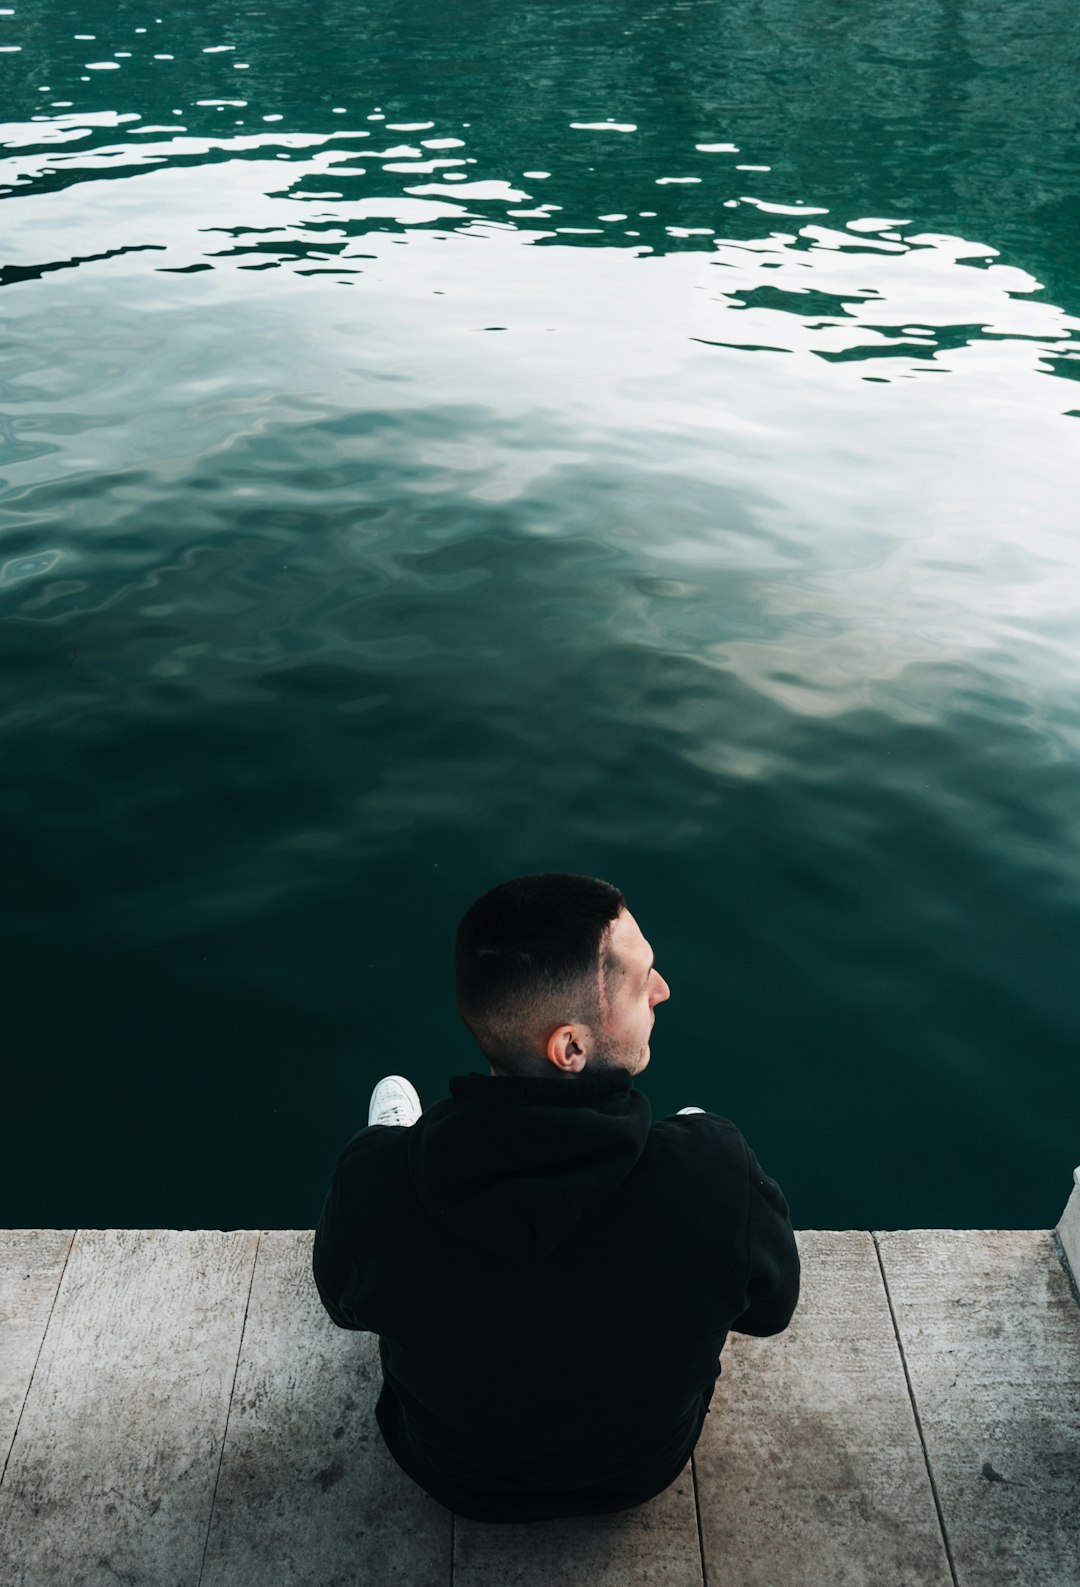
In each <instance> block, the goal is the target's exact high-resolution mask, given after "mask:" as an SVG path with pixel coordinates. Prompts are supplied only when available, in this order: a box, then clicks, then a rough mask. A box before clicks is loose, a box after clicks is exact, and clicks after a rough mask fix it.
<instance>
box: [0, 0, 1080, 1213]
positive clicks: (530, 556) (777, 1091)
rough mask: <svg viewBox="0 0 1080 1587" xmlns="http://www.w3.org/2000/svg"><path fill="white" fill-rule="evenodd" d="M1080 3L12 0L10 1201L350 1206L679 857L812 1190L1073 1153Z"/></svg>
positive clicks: (691, 971)
mask: <svg viewBox="0 0 1080 1587" xmlns="http://www.w3.org/2000/svg"><path fill="white" fill-rule="evenodd" d="M1078 70H1080V19H1078V13H1077V12H1076V10H1075V8H1074V7H1073V6H1071V5H1065V4H1063V3H1059V4H1051V5H1050V6H1043V5H1040V6H1035V5H1033V4H1031V3H1028V0H1018V3H1014V4H1012V5H1010V6H1008V7H1004V6H1001V7H987V6H985V5H982V4H980V5H975V4H967V5H965V4H954V3H945V0H942V3H939V4H916V3H914V0H904V3H901V4H899V5H891V6H889V7H873V6H872V7H869V8H859V9H857V10H856V9H854V8H852V7H850V6H849V5H847V4H839V3H833V0H816V3H814V4H811V5H809V6H807V5H799V6H796V5H795V4H793V3H792V0H775V3H772V4H734V5H732V4H721V3H718V0H697V3H687V4H681V5H680V4H676V5H665V6H663V7H659V6H657V7H654V8H651V9H650V8H643V7H639V6H637V5H630V4H625V3H623V4H616V3H613V0H606V3H602V4H600V3H597V4H585V5H581V4H577V5H573V6H570V5H564V4H562V3H550V4H545V5H543V6H539V5H534V6H526V7H524V8H522V7H515V8H513V9H512V10H508V9H507V8H506V7H504V6H501V5H494V4H486V3H476V0H474V3H470V5H469V6H468V7H465V8H462V9H460V10H459V11H453V10H447V8H444V7H435V6H432V5H431V4H429V3H426V0H424V3H421V0H413V3H411V4H400V3H397V4H395V5H393V6H390V5H385V6H382V7H371V6H363V5H360V6H357V5H349V6H346V5H344V4H341V3H338V0H331V3H329V4H324V5H322V6H321V7H319V8H318V10H317V11H316V12H312V11H311V10H310V9H305V8H300V7H295V8H288V7H286V6H284V5H278V4H264V5H262V6H248V7H245V8H244V9H242V10H236V9H235V8H233V7H230V6H225V5H223V4H220V3H218V0H211V3H204V4H199V5H198V6H193V5H178V6H174V7H171V8H170V9H169V11H168V13H167V14H165V13H162V15H161V16H160V17H158V16H157V14H156V13H154V12H153V10H148V9H146V8H144V7H143V6H142V5H137V4H132V3H120V4H110V5H108V6H106V5H104V4H91V3H79V4H71V5H66V6H65V5H45V4H41V3H38V4H15V5H13V6H11V7H9V8H6V9H5V10H3V11H0V115H2V117H3V121H4V125H3V126H2V127H0V142H2V145H3V158H2V160H0V202H2V207H0V284H2V285H3V287H4V289H5V290H4V292H3V295H2V297H0V304H2V306H3V310H4V313H3V338H2V346H3V359H2V363H0V441H2V444H3V450H2V453H0V480H2V484H0V663H2V671H0V676H2V678H3V683H2V685H0V690H2V692H0V748H2V752H3V755H4V765H5V768H6V775H5V777H4V779H3V784H2V788H0V819H2V828H0V830H2V831H3V834H4V838H5V853H6V863H5V866H4V870H5V876H6V880H7V887H6V889H5V893H6V900H7V903H6V908H5V910H4V913H3V923H2V930H3V943H2V949H3V957H2V962H3V965H4V969H5V978H4V979H5V1011H6V1014H7V1021H6V1027H7V1028H6V1042H5V1048H6V1051H7V1052H8V1053H9V1054H10V1063H9V1075H10V1078H9V1082H8V1086H9V1093H8V1098H6V1100H8V1101H9V1107H8V1110H7V1118H8V1136H9V1139H8V1150H7V1152H6V1153H5V1160H6V1167H7V1172H6V1175H5V1188H4V1198H3V1199H4V1216H3V1221H4V1222H6V1223H7V1224H11V1225H21V1224H32V1225H50V1224H57V1225H62V1226H65V1225H73V1224H82V1225H95V1224H106V1225H110V1224H117V1225H182V1226H201V1225H210V1226H213V1225H218V1226H221V1225H225V1226H233V1225H252V1226H274V1225H284V1226H301V1227H306V1226H310V1225H311V1224H312V1223H313V1222H314V1220H315V1217H316V1216H317V1213H318V1208H319V1203H320V1198H321V1194H322V1189H323V1185H324V1182H325V1178H326V1175H327V1173H328V1170H329V1166H330V1164H331V1163H332V1160H333V1156H334V1154H335V1152H336V1150H337V1148H338V1147H339V1146H340V1144H341V1143H342V1142H343V1141H344V1139H345V1138H346V1137H347V1136H348V1135H350V1134H351V1133H352V1132H353V1131H354V1130H355V1129H357V1128H359V1127H360V1125H362V1124H363V1122H364V1121H365V1119H366V1109H367V1099H368V1095H369V1093H370V1090H371V1087H372V1085H373V1084H374V1082H375V1081H376V1080H377V1079H378V1078H379V1077H380V1076H381V1075H383V1074H385V1073H389V1072H404V1073H406V1074H408V1075H410V1076H411V1077H412V1078H413V1079H414V1081H415V1082H416V1084H417V1085H418V1086H419V1088H420V1091H421V1095H422V1097H423V1098H424V1100H425V1101H433V1100H435V1099H436V1098H437V1097H439V1096H441V1095H442V1094H444V1091H445V1086H446V1079H447V1077H448V1075H450V1074H451V1073H455V1072H459V1071H461V1070H463V1069H467V1068H471V1067H477V1068H482V1067H483V1063H482V1060H481V1059H480V1057H479V1055H478V1054H476V1053H475V1051H474V1050H473V1049H472V1047H471V1045H470V1043H469V1040H468V1038H467V1036H466V1035H465V1033H464V1032H463V1031H462V1030H461V1029H460V1028H459V1026H458V1024H457V1021H456V1015H455V1013H454V1009H453V998H452V986H451V981H450V943H451V938H452V933H453V928H454V925H455V923H456V920H457V918H458V916H459V915H460V913H461V912H462V910H463V909H464V908H465V906H466V905H467V904H468V903H469V902H470V900H471V899H472V898H473V897H474V896H475V895H476V894H477V893H479V892H480V891H482V890H483V889H484V888H486V887H488V886H490V885H492V884H493V883H494V882H496V881H498V880H501V879H502V878H504V877H506V876H508V875H512V874H515V873H519V872H522V871H528V870H535V869H547V868H558V869H573V870H585V871H589V872H592V873H594V874H598V875H601V876H606V877H608V878H609V879H611V880H613V881H615V882H617V883H618V884H619V885H620V886H622V887H623V888H624V890H625V891H626V893H627V896H628V898H629V901H630V905H631V908H632V909H633V910H634V912H635V914H636V916H637V918H638V919H639V921H640V922H641V924H642V926H643V928H644V930H645V932H646V935H647V936H648V937H649V939H650V941H651V942H652V943H653V946H654V948H655V949H656V953H657V963H658V965H659V967H660V968H661V969H662V971H663V973H664V975H665V976H666V977H667V979H668V980H669V982H670V983H671V986H672V991H673V995H672V999H671V1002H670V1003H669V1004H666V1005H665V1006H664V1008H662V1009H661V1010H659V1013H658V1020H657V1027H656V1035H655V1039H654V1043H653V1061H652V1064H651V1067H650V1069H649V1071H648V1073H647V1075H646V1076H645V1077H644V1078H643V1081H642V1084H643V1088H644V1089H645V1090H646V1091H647V1092H648V1094H649V1096H650V1097H651V1099H652V1102H653V1105H654V1109H655V1111H656V1112H657V1113H663V1112H667V1111H671V1110H673V1109H674V1108H677V1107H679V1106H682V1105H683V1104H685V1103H687V1102H694V1103H697V1104H699V1105H702V1106H705V1107H708V1108H711V1109H714V1110H716V1111H719V1112H722V1113H725V1114H727V1115H729V1116H730V1117H733V1118H735V1119H736V1120H737V1121H738V1122H739V1123H740V1124H741V1126H742V1127H743V1129H744V1130H745V1132H746V1133H747V1135H748V1136H749V1138H750V1139H751V1141H752V1142H753V1144H754V1145H755V1147H756V1149H757V1150H758V1153H759V1155H760V1157H761V1158H762V1161H763V1162H764V1163H765V1166H766V1167H767V1168H768V1169H769V1170H770V1171H771V1172H772V1173H774V1174H775V1175H776V1176H777V1177H778V1178H779V1179H780V1180H781V1182H782V1184H783V1185H784V1188H785V1190H786V1191H787V1193H788V1195H789V1199H790V1201H791V1205H792V1211H793V1216H794V1219H795V1222H796V1224H798V1225H800V1226H803V1227H807V1226H814V1225H817V1226H826V1227H829V1226H833V1227H836V1226H849V1225H854V1226H868V1225H869V1226H875V1227H889V1226H905V1225H915V1226H918V1225H959V1226H963V1225H977V1226H994V1225H1002V1226H1046V1225H1048V1224H1050V1223H1052V1222H1053V1221H1054V1220H1055V1219H1056V1217H1057V1215H1058V1213H1059V1212H1060V1210H1061V1206H1062V1205H1063V1203H1064V1199H1065V1196H1066V1194H1067V1192H1068V1188H1069V1173H1070V1170H1071V1168H1072V1166H1073V1164H1074V1162H1075V1161H1077V1160H1078V1159H1080V1146H1078V1141H1080V1080H1078V1078H1077V1059H1078V1043H1077V1037H1078V1023H1080V1022H1078V1016H1077V1011H1076V996H1075V986H1076V981H1077V971H1076V960H1077V952H1076V944H1077V928H1078V917H1080V859H1078V854H1080V843H1078V840H1080V831H1078V827H1080V798H1078V777H1077V772H1078V763H1080V707H1078V705H1077V700H1078V685H1080V627H1078V617H1080V582H1078V574H1080V545H1078V537H1077V507H1076V503H1077V480H1078V467H1077V465H1078V462H1080V426H1078V424H1077V419H1078V417H1080V395H1078V390H1077V386H1076V378H1077V374H1078V371H1080V335H1078V331H1080V320H1078V318H1077V311H1078V305H1080V265H1078V263H1077V260H1078V258H1080V209H1078V192H1080V163H1078V144H1080V131H1078V123H1077V116H1076V107H1075V82H1076V79H1077V71H1078Z"/></svg>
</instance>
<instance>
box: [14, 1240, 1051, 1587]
mask: <svg viewBox="0 0 1080 1587" xmlns="http://www.w3.org/2000/svg"><path fill="white" fill-rule="evenodd" d="M798 1238H799V1245H800V1249H801V1251H802V1254H803V1263H804V1270H803V1277H804V1287H803V1299H802V1301H801V1303H800V1307H799V1311H798V1312H797V1313H796V1317H795V1320H794V1322H793V1324H792V1327H791V1329H790V1330H789V1331H788V1332H787V1333H786V1334H783V1335H780V1336H779V1337H778V1338H776V1339H770V1340H753V1339H744V1338H741V1337H739V1336H737V1335H733V1336H732V1338H731V1341H730V1345H729V1347H728V1349H727V1350H726V1351H725V1353H724V1374H723V1376H722V1378H721V1380H720V1384H719V1385H718V1388H717V1392H716V1395H715V1397H714V1400H713V1406H712V1411H711V1414H710V1415H709V1416H708V1417H707V1418H706V1423H705V1430H704V1433H703V1436H702V1439H701V1441H700V1442H699V1445H698V1449H697V1453H696V1456H695V1462H694V1466H693V1468H692V1470H688V1471H686V1472H684V1473H683V1475H682V1477H681V1478H680V1479H679V1480H678V1481H677V1482H676V1483H675V1484H674V1485H673V1486H672V1487H671V1488H670V1489H669V1490H668V1491H667V1492H666V1493H665V1494H662V1495H660V1496H659V1497H658V1498H657V1499H655V1500H653V1501H652V1502H651V1503H650V1504H648V1505H643V1506H641V1507H640V1508H639V1509H638V1510H636V1511H629V1512H626V1513H625V1514H623V1515H617V1516H609V1517H592V1518H586V1519H583V1520H580V1521H574V1522H537V1523H533V1524H531V1525H529V1526H521V1527H517V1526H497V1527H487V1526H483V1525H481V1524H477V1523H473V1522H467V1521H464V1520H461V1519H459V1520H457V1521H456V1522H454V1521H452V1520H451V1517H450V1515H449V1512H447V1511H446V1510H444V1509H443V1508H442V1507H441V1506H440V1505H437V1504H436V1503H435V1502H434V1501H433V1500H430V1499H429V1498H428V1497H427V1496H426V1495H425V1494H423V1493H421V1492H420V1490H419V1489H417V1488H416V1487H415V1486H414V1485H413V1484H412V1483H411V1482H410V1481H409V1480H408V1478H406V1477H405V1476H404V1475H403V1474H402V1473H401V1472H399V1471H398V1468H397V1467H396V1465H395V1464H394V1462H393V1461H392V1459H391V1457H390V1456H389V1455H388V1453H387V1452H386V1450H385V1449H384V1447H383V1445H382V1442H381V1439H380V1437H379V1435H378V1433H377V1430H376V1428H375V1425H374V1419H373V1414H372V1413H373V1409H374V1400H375V1394H376V1390H377V1387H378V1364H377V1353H376V1341H375V1339H374V1338H373V1337H371V1336H369V1335H364V1334H350V1333H345V1332H342V1331H341V1330H339V1329H336V1328H334V1326H333V1324H332V1323H330V1321H329V1319H328V1318H327V1317H326V1316H325V1314H324V1313H323V1311H322V1309H321V1307H320V1305H319V1301H318V1297H317V1295H316V1293H315V1289H314V1285H313V1282H312V1280H311V1275H310V1266H309V1263H310V1250H311V1240H312V1235H311V1233H310V1231H299V1232H287V1231H285V1232H281V1231H278V1232H273V1233H268V1234H265V1235H263V1236H262V1237H261V1240H260V1239H259V1237H258V1236H256V1235H255V1234H254V1233H253V1232H250V1231H239V1232H235V1233H230V1234H221V1233H217V1232H194V1233H177V1232H175V1231H146V1230H130V1231H116V1230H112V1231H97V1232H81V1233H79V1234H78V1235H77V1236H76V1237H75V1240H74V1242H73V1244H72V1245H71V1251H70V1255H69V1257H68V1261H67V1267H66V1269H63V1277H62V1278H60V1273H61V1269H62V1267H63V1259H64V1251H65V1249H66V1247H67V1244H68V1241H69V1235H68V1234H66V1233H64V1232H59V1233H58V1232H56V1231H51V1230H42V1231H31V1232H29V1233H24V1234H15V1235H10V1236H7V1237H2V1236H0V1311H2V1313H3V1314H4V1315H5V1319H6V1326H5V1328H4V1330H3V1332H2V1333H0V1341H2V1343H0V1369H2V1371H0V1385H2V1387H0V1396H2V1397H0V1406H2V1407H3V1408H4V1414H5V1415H6V1416H7V1417H8V1419H9V1421H12V1416H13V1415H14V1418H18V1416H19V1406H20V1405H21V1406H22V1411H21V1420H20V1421H19V1425H18V1431H17V1433H16V1435H15V1437H14V1441H13V1443H12V1445H11V1454H10V1458H9V1461H8V1465H7V1469H6V1472H5V1474H4V1476H3V1479H2V1481H0V1587H91V1584H92V1587H99V1584H100V1587H112V1584H114V1583H116V1582H129V1583H131V1584H133V1587H159V1584H160V1587H249V1584H250V1587H254V1584H255V1583H258V1584H259V1587H264V1584H265V1587H274V1584H275V1583H281V1584H282V1587H284V1584H285V1583H288V1584H290V1587H292V1584H294V1583H295V1584H297V1587H299V1584H303V1583H311V1584H313V1587H314V1584H318V1587H334V1584H339V1583H340V1584H342V1587H344V1584H345V1583H346V1582H348V1583H357V1582H358V1583H363V1584H365V1587H398V1584H404V1583H406V1582H407V1583H408V1584H409V1587H412V1584H414V1583H415V1584H417V1587H429V1584H430V1587H453V1584H457V1587H533V1584H536V1587H541V1584H543V1587H561V1584H562V1583H564V1582H568V1583H569V1582H573V1583H577V1582H583V1581H588V1583H589V1587H616V1584H618V1587H623V1584H641V1587H644V1584H649V1587H703V1581H705V1580H707V1581H708V1582H709V1583H710V1587H796V1584H797V1587H871V1584H872V1587H950V1583H951V1582H952V1581H953V1580H955V1582H956V1584H957V1587H1080V1307H1078V1306H1077V1304H1076V1301H1075V1298H1074V1296H1073V1293H1072V1290H1071V1288H1070V1285H1069V1282H1068V1279H1067V1277H1066V1275H1065V1272H1064V1270H1063V1269H1062V1266H1061V1263H1060V1261H1059V1259H1058V1257H1057V1255H1056V1251H1055V1248H1054V1246H1053V1244H1052V1243H1051V1238H1050V1235H1049V1233H1041V1232H1040V1233H1022V1234H995V1233H956V1232H953V1231H922V1232H916V1233H900V1234H884V1235H881V1236H880V1237H879V1240H878V1245H879V1249H880V1257H881V1263H882V1265H883V1267H884V1271H885V1275H886V1278H887V1281H888V1287H889V1290H890V1292H891V1297H892V1306H893V1308H894V1310H895V1316H896V1321H897V1325H898V1328H899V1334H900V1339H901V1341H902V1343H903V1346H904V1352H905V1356H906V1366H907V1371H908V1374H909V1375H910V1382H911V1386H912V1387H913V1389H914V1397H915V1406H914V1408H913V1404H912V1400H911V1398H910V1396H909V1390H908V1379H907V1377H906V1376H905V1370H904V1359H902V1357H901V1352H900V1348H899V1346H898V1344H897V1340H896V1332H895V1330H894V1326H893V1313H892V1311H891V1310H890V1306H889V1301H888V1298H887V1296H886V1289H885V1286H884V1285H883V1284H882V1281H881V1267H879V1265H878V1255H877V1254H876V1253H875V1248H874V1241H873V1239H872V1237H871V1236H869V1235H866V1234H861V1233H859V1234H852V1233H843V1234H827V1233H804V1234H800V1235H799V1237H798ZM256 1247H258V1260H257V1261H256ZM27 1274H29V1275H31V1276H30V1278H27V1277H26V1276H25V1275H27ZM58 1281H59V1288H57V1283H58ZM249 1288H250V1304H249ZM54 1294H55V1305H53V1299H52V1297H53V1295H54ZM50 1307H52V1314H51V1317H50V1316H49V1308H50ZM245 1312H246V1321H245ZM43 1331H44V1338H43V1339H42V1333H43ZM39 1345H40V1354H39V1353H38V1351H39ZM35 1357H36V1365H35V1359H34V1358H35ZM234 1378H235V1387H234ZM28 1383H29V1388H27V1384H28ZM629 1391H631V1390H630V1389H628V1392H629ZM230 1398H231V1410H230V1409H229V1406H230ZM24 1401H25V1403H23V1402H24ZM13 1408H14V1409H13ZM915 1408H917V1411H918V1416H919V1418H920V1420H921V1427H922V1435H923V1438H925V1444H926V1448H927V1449H928V1451H929V1457H930V1468H931V1470H932V1472H933V1475H934V1478H935V1481H936V1484H937V1495H938V1498H939V1500H940V1504H941V1513H942V1516H943V1519H944V1525H945V1533H946V1535H947V1537H948V1539H949V1542H950V1545H951V1549H952V1554H953V1563H954V1566H955V1577H954V1576H953V1575H952V1574H951V1573H950V1570H949V1565H948V1562H947V1561H946V1558H945V1549H944V1544H943V1541H942V1534H941V1527H940V1522H939V1517H938V1512H937V1510H936V1508H935V1505H934V1500H933V1495H932V1493H931V1487H930V1480H929V1477H928V1473H927V1464H926V1458H925V1455H924V1451H923V1442H922V1441H921V1438H920V1433H919V1429H918V1427H917V1425H916V1409H915ZM12 1425H14V1424H13V1422H12ZM226 1428H227V1431H226ZM0 1430H2V1427H0ZM9 1436H10V1435H9ZM692 1474H696V1486H697V1496H698V1499H699V1503H700V1512H701V1520H702V1534H703V1539H704V1547H705V1568H706V1571H707V1575H705V1576H703V1570H702V1561H701V1552H700V1547H699V1538H698V1526H697V1516H696V1511H695V1504H694V1496H695V1494H694V1484H693V1482H692V1480H691V1478H692Z"/></svg>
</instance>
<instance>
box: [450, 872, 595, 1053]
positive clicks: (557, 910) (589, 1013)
mask: <svg viewBox="0 0 1080 1587" xmlns="http://www.w3.org/2000/svg"><path fill="white" fill-rule="evenodd" d="M625 907H626V900H625V899H624V897H623V895H622V893H621V892H620V891H619V889H618V888H617V887H613V886H612V885H611V883H610V882H602V881H600V880H599V879H598V878H597V877H595V876H575V875H572V874H570V873H569V872H565V871H545V872H542V873H540V874H539V875H536V876H519V877H517V878H516V880H514V881H510V882H502V883H501V884H500V885H499V886H498V887H493V888H492V889H491V891H490V892H488V893H484V894H483V896H482V897H481V898H478V899H477V900H476V902H475V903H474V904H472V905H471V906H470V907H469V908H468V909H467V910H466V912H465V914H464V916H463V917H462V920H461V923H460V925H459V926H458V929H457V937H456V940H455V944H454V969H455V979H456V990H457V1004H458V1010H459V1012H460V1014H461V1017H462V1019H463V1020H464V1021H465V1024H466V1025H467V1026H468V1028H469V1030H470V1031H471V1032H472V1034H473V1036H474V1037H475V1039H476V1042H477V1044H478V1046H479V1047H480V1050H481V1052H482V1053H483V1054H484V1056H485V1057H486V1058H488V1059H489V1060H490V1062H491V1064H492V1066H493V1067H494V1068H495V1069H497V1070H499V1071H501V1072H503V1073H507V1074H527V1073H530V1072H534V1071H535V1070H536V1066H537V1058H538V1054H537V1044H538V1042H539V1040H540V1039H541V1038H542V1036H543V1035H544V1034H545V1033H546V1032H547V1031H549V1030H551V1029H553V1028H554V1027H555V1026H557V1025H566V1024H584V1025H589V1026H591V1027H592V1028H593V1029H594V1030H599V1029H600V1028H601V1024H602V992H601V975H603V977H604V979H605V980H607V979H608V978H614V977H616V976H617V975H618V973H619V971H620V966H619V964H618V961H617V960H616V959H615V957H614V955H613V954H612V953H611V952H610V949H609V948H608V946H607V932H608V928H609V927H610V925H611V923H612V921H613V920H615V918H616V917H617V916H618V914H619V913H620V912H621V911H622V910H623V909H625Z"/></svg>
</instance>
